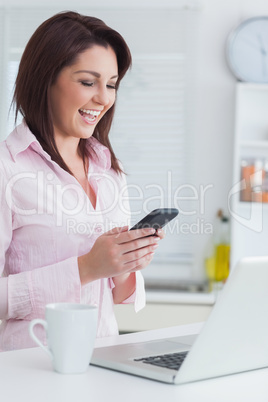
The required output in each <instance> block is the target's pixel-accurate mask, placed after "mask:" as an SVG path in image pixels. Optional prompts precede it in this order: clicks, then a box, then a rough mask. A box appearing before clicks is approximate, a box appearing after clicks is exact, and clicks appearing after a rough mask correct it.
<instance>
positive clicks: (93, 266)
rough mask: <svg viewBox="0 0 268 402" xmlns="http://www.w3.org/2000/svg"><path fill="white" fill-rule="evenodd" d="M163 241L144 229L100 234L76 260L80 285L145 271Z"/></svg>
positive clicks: (153, 230) (158, 231) (121, 229)
mask: <svg viewBox="0 0 268 402" xmlns="http://www.w3.org/2000/svg"><path fill="white" fill-rule="evenodd" d="M154 234H156V235H155V236H152V235H154ZM163 237H164V232H163V231H162V230H157V231H155V229H152V228H146V229H136V230H130V231H129V230H128V227H127V226H124V227H122V228H114V229H112V230H110V231H108V232H106V233H104V234H103V235H101V236H100V237H98V239H97V240H96V242H95V243H94V245H93V247H92V249H91V250H90V251H89V252H88V253H87V254H85V255H83V256H81V257H78V267H79V274H80V280H81V283H82V285H83V284H86V283H88V282H91V281H94V280H96V279H100V278H109V277H113V278H116V277H117V276H120V275H123V274H127V273H129V274H130V273H131V272H135V271H138V270H141V269H143V268H145V267H146V266H147V265H148V264H149V263H150V262H151V260H152V257H153V255H154V252H155V250H156V248H157V247H158V242H159V240H160V239H162V238H163ZM118 279H119V278H118Z"/></svg>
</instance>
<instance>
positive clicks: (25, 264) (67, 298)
mask: <svg viewBox="0 0 268 402" xmlns="http://www.w3.org/2000/svg"><path fill="white" fill-rule="evenodd" d="M88 144H89V146H90V148H91V149H92V150H94V151H95V153H94V152H93V153H92V157H91V158H90V162H89V164H90V167H89V173H88V177H89V181H90V184H91V186H92V187H93V189H94V191H95V193H96V197H97V202H96V208H95V209H94V208H93V207H92V204H91V203H90V201H89V198H88V197H87V195H86V193H85V192H84V190H83V188H82V187H81V186H80V184H79V183H78V181H77V180H76V179H75V178H74V177H73V176H72V175H70V174H69V173H67V172H66V171H65V170H63V169H62V168H61V167H59V165H58V164H57V163H55V162H54V161H52V160H51V157H50V156H49V155H48V154H47V153H46V152H45V151H44V150H43V148H42V147H41V145H40V144H39V142H38V141H37V140H36V138H35V136H34V135H33V134H32V133H31V131H30V130H29V128H28V127H27V125H26V124H25V123H22V124H21V125H19V126H18V127H17V128H16V129H15V130H14V131H13V132H12V133H11V134H10V135H9V136H8V138H7V139H6V140H5V141H4V142H2V143H1V144H0V197H1V209H0V227H1V231H0V275H2V277H1V278H0V319H2V323H1V325H0V350H12V349H20V348H27V347H32V346H36V345H35V344H34V343H33V341H32V340H31V338H30V336H29V334H28V325H29V321H30V320H32V319H34V318H44V313H45V305H46V304H47V303H53V302H74V303H87V304H96V305H97V306H98V309H99V321H98V333H97V336H98V337H104V336H110V335H114V334H117V333H118V328H117V323H116V319H115V315H114V311H113V297H112V288H113V287H114V283H113V281H112V279H111V278H103V279H100V280H96V281H94V282H91V283H88V284H87V285H84V286H81V283H80V278H79V272H78V264H77V257H78V256H80V255H83V254H85V253H87V252H88V251H89V250H90V249H91V247H92V246H93V244H94V242H95V240H96V239H97V237H98V236H100V235H101V234H102V233H104V232H106V231H107V230H110V229H111V228H113V227H117V226H125V225H129V223H130V222H129V218H130V212H129V204H128V200H127V187H126V181H125V176H124V175H118V174H116V173H115V172H114V170H113V169H111V157H110V152H109V150H108V149H107V148H106V147H104V146H103V145H102V144H100V143H99V142H98V141H97V140H96V139H95V138H93V137H91V138H90V139H89V140H88ZM131 302H134V307H135V310H136V311H138V310H140V309H141V308H143V307H144V305H145V291H144V281H143V278H142V275H141V273H140V272H137V273H136V291H135V293H134V294H133V295H132V296H130V297H129V298H128V299H127V300H125V301H124V303H131ZM36 334H37V335H38V336H39V337H40V338H41V339H43V341H44V342H45V333H44V332H43V329H42V328H39V326H37V327H36Z"/></svg>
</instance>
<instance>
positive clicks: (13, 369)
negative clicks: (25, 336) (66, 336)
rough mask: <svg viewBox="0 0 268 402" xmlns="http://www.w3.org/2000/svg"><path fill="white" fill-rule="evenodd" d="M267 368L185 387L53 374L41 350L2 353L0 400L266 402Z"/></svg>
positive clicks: (94, 370) (123, 339)
mask: <svg viewBox="0 0 268 402" xmlns="http://www.w3.org/2000/svg"><path fill="white" fill-rule="evenodd" d="M201 327H202V324H191V325H184V326H179V327H171V328H167V329H162V330H154V331H145V332H141V333H137V334H128V335H120V336H117V337H113V338H103V339H99V340H97V342H96V346H105V345H108V344H113V343H115V344H118V343H128V342H138V341H143V340H146V339H158V338H160V337H162V336H174V335H187V334H194V333H198V332H199V331H200V329H201ZM267 378H268V369H262V370H255V371H251V372H247V373H243V374H236V375H232V376H225V377H221V378H217V379H211V380H207V381H199V382H196V383H192V384H185V385H178V386H176V385H169V384H164V383H160V382H156V381H152V380H147V379H144V378H139V377H135V376H131V375H128V374H122V373H119V372H116V371H111V370H106V369H103V368H99V367H94V366H90V367H89V368H88V370H87V372H86V373H84V374H78V375H63V374H58V373H55V372H54V371H53V370H52V365H51V362H50V359H49V357H48V356H47V355H46V354H45V353H44V352H43V350H41V349H40V348H32V349H23V350H18V351H13V352H2V353H0V399H1V401H6V402H13V401H14V402H15V401H18V402H36V401H38V402H48V401H49V402H61V401H64V402H76V401H78V402H109V401H111V402H114V401H116V402H126V401H127V402H145V401H146V402H147V401H148V400H150V401H151V400H153V401H154V402H162V401H163V398H164V400H166V401H168V402H215V401H217V402H238V401H239V402H240V401H243V402H252V401H256V402H267V400H268V382H267Z"/></svg>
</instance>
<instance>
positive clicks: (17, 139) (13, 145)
mask: <svg viewBox="0 0 268 402" xmlns="http://www.w3.org/2000/svg"><path fill="white" fill-rule="evenodd" d="M6 144H7V147H8V149H9V152H10V154H11V156H12V158H13V160H14V161H16V159H17V156H18V155H19V154H20V153H21V152H24V151H26V150H27V149H28V148H29V147H30V146H33V149H34V150H36V151H37V152H39V153H43V154H46V152H45V151H44V150H43V148H42V147H41V145H40V143H39V142H38V141H37V139H36V137H35V136H34V135H33V133H32V132H31V131H30V129H29V128H28V126H27V124H26V123H25V122H22V123H21V124H19V125H18V126H17V127H16V128H15V129H14V130H13V131H12V133H11V134H10V135H9V136H8V137H7V139H6ZM46 155H47V154H46Z"/></svg>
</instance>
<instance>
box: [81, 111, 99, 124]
mask: <svg viewBox="0 0 268 402" xmlns="http://www.w3.org/2000/svg"><path fill="white" fill-rule="evenodd" d="M79 113H80V115H81V116H82V117H83V119H84V120H85V121H86V122H87V123H95V122H96V121H97V119H98V117H99V115H100V113H101V112H100V111H99V110H90V109H79Z"/></svg>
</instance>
